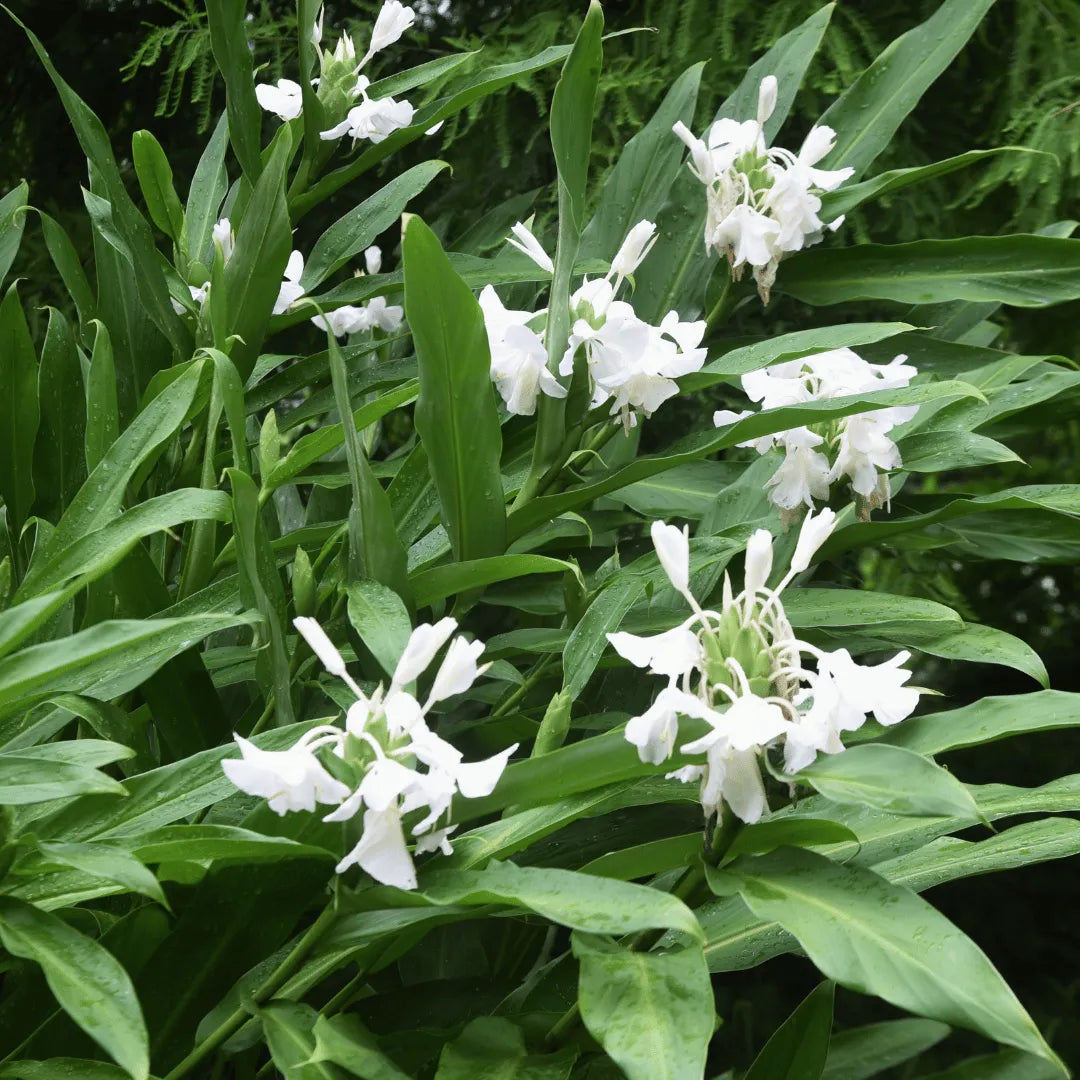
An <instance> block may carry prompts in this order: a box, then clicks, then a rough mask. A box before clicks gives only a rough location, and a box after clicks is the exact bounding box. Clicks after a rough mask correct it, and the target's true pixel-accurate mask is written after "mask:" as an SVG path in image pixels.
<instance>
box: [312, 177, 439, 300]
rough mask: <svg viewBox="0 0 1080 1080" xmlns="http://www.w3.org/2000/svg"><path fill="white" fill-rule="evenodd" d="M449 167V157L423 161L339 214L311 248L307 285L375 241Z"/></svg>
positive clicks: (314, 283) (323, 276)
mask: <svg viewBox="0 0 1080 1080" xmlns="http://www.w3.org/2000/svg"><path fill="white" fill-rule="evenodd" d="M447 168H449V165H447V163H446V162H445V161H422V162H421V163H420V164H419V165H414V166H413V167H412V168H411V169H407V170H406V171H405V172H403V173H402V174H401V175H400V176H395V177H394V178H393V179H392V180H391V181H390V182H389V183H388V184H386V185H385V186H384V187H381V188H379V190H378V191H377V192H375V194H374V195H372V196H370V197H369V198H367V199H365V200H364V201H363V202H362V203H361V204H360V205H359V206H357V207H356V208H355V209H353V210H350V211H349V212H348V213H347V214H345V216H344V217H341V218H338V220H337V221H335V222H334V224H333V225H331V226H330V227H329V228H328V229H327V230H326V232H324V233H323V234H322V236H320V237H319V239H318V240H316V241H315V246H314V247H313V248H312V249H311V254H310V255H309V256H308V258H307V262H306V263H305V264H304V274H303V277H301V279H300V283H301V284H302V285H303V286H304V288H305V289H308V290H311V289H313V288H315V286H316V285H318V284H320V283H321V282H322V281H323V280H324V279H325V278H327V277H329V276H330V275H331V274H332V273H333V272H334V271H335V270H338V269H339V268H340V267H342V266H344V265H345V263H346V262H348V261H349V259H351V258H352V257H353V256H354V255H357V254H358V253H359V252H361V251H363V250H364V248H366V247H368V246H369V245H371V244H373V243H374V242H375V238H376V237H377V236H378V235H379V233H381V232H385V231H386V230H387V229H388V228H390V226H391V225H393V224H394V222H396V221H397V219H398V218H399V217H401V213H402V211H403V210H404V209H405V207H406V206H407V205H408V204H409V201H410V200H411V199H413V198H415V197H416V196H417V195H419V194H420V192H422V191H423V190H424V189H425V188H426V187H427V186H428V184H430V183H431V181H432V180H434V179H435V177H436V176H438V175H439V173H440V172H442V171H443V169H447Z"/></svg>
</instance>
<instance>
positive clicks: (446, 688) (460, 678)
mask: <svg viewBox="0 0 1080 1080" xmlns="http://www.w3.org/2000/svg"><path fill="white" fill-rule="evenodd" d="M483 651H484V643H483V642H482V641H466V640H465V639H464V638H463V637H456V638H454V640H453V641H451V642H450V648H449V649H447V650H446V656H444V657H443V662H442V664H441V665H440V666H439V670H438V671H437V672H436V674H435V681H434V682H433V683H432V684H431V693H430V694H428V699H427V707H430V706H431V705H433V704H434V703H435V702H437V701H445V700H446V699H447V698H450V697H454V695H455V694H463V693H465V691H466V690H468V689H469V687H470V686H472V684H473V683H474V682H476V680H477V679H478V678H479V677H480V676H481V675H482V674H483V673H484V672H485V671H487V669H488V668H489V667H491V665H490V664H484V665H483V666H482V667H477V664H476V661H477V660H478V659H479V657H480V654H481V653H482V652H483Z"/></svg>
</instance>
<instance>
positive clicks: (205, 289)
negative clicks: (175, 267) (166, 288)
mask: <svg viewBox="0 0 1080 1080" xmlns="http://www.w3.org/2000/svg"><path fill="white" fill-rule="evenodd" d="M188 292H189V293H190V294H191V299H192V300H194V301H195V303H196V304H198V306H199V307H202V306H203V304H205V303H206V298H207V296H209V295H210V282H209V281H208V282H206V284H205V285H189V286H188ZM169 303H170V304H172V309H173V311H175V312H176V314H177V315H186V314H187V311H188V309H187V308H186V307H184V305H183V304H181V303H180V301H179V300H177V299H176V297H175V296H170V297H169Z"/></svg>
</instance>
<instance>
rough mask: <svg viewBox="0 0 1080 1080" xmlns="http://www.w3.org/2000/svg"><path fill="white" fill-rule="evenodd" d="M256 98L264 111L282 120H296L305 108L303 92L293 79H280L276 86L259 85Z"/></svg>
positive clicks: (256, 89) (256, 88)
mask: <svg viewBox="0 0 1080 1080" xmlns="http://www.w3.org/2000/svg"><path fill="white" fill-rule="evenodd" d="M255 98H256V100H257V101H258V102H259V105H260V106H262V108H263V109H265V110H266V111H267V112H271V113H274V115H275V116H278V117H280V119H282V120H295V119H296V118H297V117H298V116H299V115H300V113H301V112H302V111H303V108H304V99H303V91H302V90H301V89H300V84H299V83H295V82H293V81H292V79H278V81H277V85H276V86H271V85H270V84H269V83H259V84H258V85H257V86H256V87H255Z"/></svg>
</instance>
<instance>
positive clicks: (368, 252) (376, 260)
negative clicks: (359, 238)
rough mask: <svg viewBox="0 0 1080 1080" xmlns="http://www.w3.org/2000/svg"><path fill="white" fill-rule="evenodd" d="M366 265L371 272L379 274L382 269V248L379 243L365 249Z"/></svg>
mask: <svg viewBox="0 0 1080 1080" xmlns="http://www.w3.org/2000/svg"><path fill="white" fill-rule="evenodd" d="M364 266H365V268H366V269H367V272H368V273H369V274H377V273H378V272H379V271H380V270H381V269H382V248H380V247H379V246H378V245H377V244H372V245H371V247H369V248H365V249H364Z"/></svg>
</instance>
